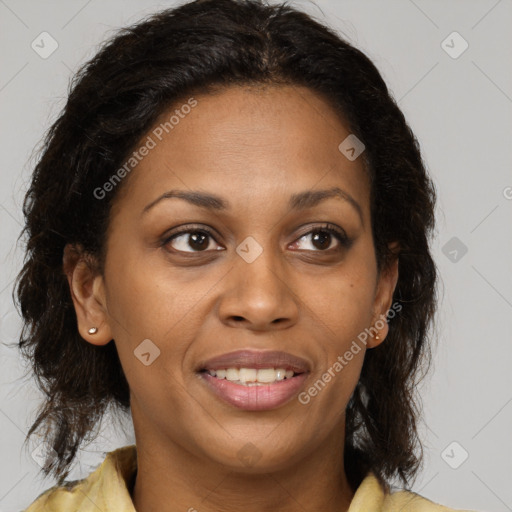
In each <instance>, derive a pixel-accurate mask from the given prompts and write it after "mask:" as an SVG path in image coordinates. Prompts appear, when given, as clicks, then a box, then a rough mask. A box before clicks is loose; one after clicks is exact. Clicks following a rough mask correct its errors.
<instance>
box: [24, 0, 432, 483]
mask: <svg viewBox="0 0 512 512" xmlns="http://www.w3.org/2000/svg"><path fill="white" fill-rule="evenodd" d="M264 84H274V85H279V84H287V85H292V86H295V85H300V86H306V87H308V88H309V89H310V90H312V91H313V92H315V93H317V94H318V95H320V96H321V97H322V98H324V99H326V100H327V101H328V102H329V104H330V105H331V106H332V108H333V109H334V111H336V112H338V113H339V114H340V115H341V116H343V119H344V120H346V121H347V122H348V123H349V126H350V131H351V132H352V133H354V134H356V136H357V137H358V138H359V139H360V140H361V141H363V143H364V144H365V146H366V150H365V152H364V154H363V157H364V162H365V168H366V170H367V172H368V174H369V176H370V181H371V199H370V200H371V219H372V234H373V238H374V243H375V251H376V258H377V264H378V270H379V272H380V271H381V269H382V268H384V267H385V266H386V265H387V264H389V263H390V261H391V259H392V258H394V257H396V255H395V254H393V253H391V251H390V250H389V248H388V246H387V244H388V243H389V242H392V241H398V242H399V245H400V252H399V255H398V259H399V278H398V282H397V286H396V288H395V292H394V296H393V303H395V304H399V305H400V307H401V310H400V313H399V314H398V315H396V317H395V318H393V319H392V320H390V322H389V334H388V336H387V339H386V341H385V343H382V344H381V345H380V346H378V347H377V348H374V349H372V350H369V351H367V353H366V356H365V360H364V365H363V368H362V371H361V375H360V380H359V382H358V384H357V386H356V388H355V391H354V393H353V395H352V397H351V399H350V401H349V403H348V406H347V410H346V434H345V435H346V443H345V454H344V457H345V458H344V464H345V470H346V473H347V478H348V479H349V482H350V484H351V485H352V487H353V488H354V489H355V488H357V487H358V485H359V484H360V482H361V481H362V479H363V478H364V476H365V475H366V474H367V472H368V471H370V470H371V471H373V472H374V473H375V475H376V476H377V477H378V479H379V480H380V482H381V483H382V484H383V485H384V486H385V487H386V488H387V489H388V490H389V489H390V481H391V479H393V478H395V477H399V478H400V479H401V481H402V482H403V483H404V484H405V486H406V487H408V486H409V485H410V483H411V479H412V480H414V477H415V476H416V473H417V472H418V470H419V469H420V467H421V464H422V457H423V449H422V446H421V442H420V440H419V435H418V430H417V422H418V420H419V419H420V417H421V416H420V414H421V408H420V407H419V405H418V404H420V403H421V402H420V397H419V396H417V395H416V387H417V384H418V382H419V381H420V380H421V379H423V378H424V376H425V375H426V374H427V372H428V369H429V367H430V365H431V359H432V355H431V352H432V351H431V348H432V347H431V344H430V341H429V339H430V338H431V336H430V331H431V327H432V326H433V320H434V313H435V310H436V305H437V296H436V295H437V290H436V286H437V271H436V266H435V263H434V261H433V259H432V256H431V254H430V250H429V239H430V237H431V236H432V232H433V230H434V207H435V200H436V193H435V188H434V185H433V183H432V181H431V180H430V178H429V176H428V174H427V171H426V168H425V165H424V163H423V161H422V157H421V153H420V147H419V144H418V142H417V139H416V137H415V136H414V134H413V133H412V131H411V129H410V127H409V126H408V124H407V122H406V120H405V118H404V115H403V113H402V112H401V110H400V108H399V107H398V106H397V103H396V101H395V100H394V99H393V97H392V95H391V94H390V92H389V91H388V89H387V87H386V84H385V83H384V81H383V79H382V77H381V75H380V73H379V72H378V70H377V69H376V67H375V65H374V64H373V63H372V62H371V61H370V60H369V58H368V57H366V56H365V55H364V54H363V53H362V52H361V51H359V50H358V49H356V48H355V47H353V46H352V45H350V44H349V43H348V42H347V41H346V40H344V39H343V38H342V37H340V35H339V34H337V33H336V32H335V31H334V30H333V29H330V28H328V27H326V26H325V25H323V24H322V23H321V22H320V21H317V20H315V19H313V17H311V16H309V15H307V14H305V13H303V12H300V11H298V10H296V9H295V8H292V7H291V6H289V5H288V4H287V2H285V3H283V4H273V5H272V4H268V3H266V2H265V1H264V0H197V1H193V2H189V3H186V4H183V5H180V6H178V7H176V8H173V9H167V10H163V11H160V12H158V13H156V14H154V15H152V16H150V17H148V18H146V19H144V20H142V21H140V22H139V23H137V24H135V25H133V26H129V27H127V28H123V29H121V30H120V31H119V32H118V33H116V34H115V36H114V37H112V38H111V39H110V40H108V41H106V42H105V43H104V44H103V45H102V46H101V48H100V49H99V51H98V53H97V54H96V55H95V56H94V58H92V59H91V60H90V61H89V62H87V63H86V64H84V65H83V66H82V68H81V69H80V70H79V71H78V72H77V73H76V75H75V76H74V78H73V80H72V82H71V84H70V90H69V97H68V100H67V103H66V105H65V107H64V109H63V111H62V113H61V114H60V117H59V118H58V119H57V120H56V121H55V123H54V124H53V125H52V126H51V128H50V129H49V131H48V132H47V134H46V137H45V139H44V141H43V142H42V147H41V150H40V154H39V155H38V160H37V164H36V166H35V169H34V172H33V176H32V181H31V184H30V187H29V190H28V192H27V194H26V197H25V202H24V205H23V213H24V215H25V221H26V225H25V228H24V230H23V232H22V235H24V236H25V237H26V257H25V261H24V266H23V268H22V270H21V272H20V273H19V275H18V279H17V282H16V287H15V291H14V293H15V298H16V300H17V305H18V307H19V309H20V312H21V314H22V316H23V319H24V327H23V330H22V332H21V335H20V339H19V348H20V350H21V352H22V354H23V356H24V357H25V358H27V359H28V361H29V362H30V367H31V369H32V370H33V372H34V374H35V377H36V380H37V382H38V385H39V386H40V388H41V389H42V391H43V392H44V395H45V401H44V403H43V404H42V405H41V407H40V409H39V410H38V411H37V417H36V419H35V422H34V423H33V425H32V427H31V428H30V431H29V432H28V434H27V440H28V439H29V438H30V437H31V436H32V435H33V434H34V433H36V432H40V431H43V432H44V436H45V439H46V440H47V443H48V445H49V446H50V447H51V448H52V451H51V453H52V454H53V456H52V455H48V458H47V461H46V465H45V467H44V468H43V471H44V473H45V474H46V475H53V476H55V477H56V478H57V479H58V482H59V483H62V482H63V481H64V479H65V477H66V476H67V475H68V474H69V467H70V465H71V463H72V462H73V459H74V457H75V455H76V453H77V450H79V449H80V447H81V446H82V443H83V441H84V439H86V438H87V436H88V435H89V434H90V433H91V431H92V430H93V429H94V426H95V425H97V424H98V421H99V420H100V419H101V418H102V417H103V415H104V414H105V412H106V411H107V408H109V407H110V406H113V407H114V408H117V409H116V410H117V411H118V412H121V411H124V412H125V413H128V412H129V408H130V401H129V388H128V383H127V381H126V378H125V376H124V373H123V369H122V367H121V364H120V361H119V358H118V354H117V351H116V347H115V344H114V341H113V340H112V341H111V342H110V343H108V344H107V345H106V346H101V347H98V346H94V345H92V344H90V343H87V342H86V341H85V340H84V339H83V338H82V337H81V336H80V334H79V332H78V329H77V319H76V314H75V311H74V307H73V303H72V300H71V295H70V290H69V285H68V282H67V279H66V276H65V274H64V271H63V250H64V247H65V246H66V244H74V245H76V246H77V247H81V248H82V250H83V251H84V253H86V254H88V255H90V256H91V258H93V259H94V260H95V261H97V262H98V268H99V271H100V272H101V271H102V268H103V262H104V257H105V254H104V251H105V247H106V243H105V242H106V236H107V228H108V225H109V214H110V209H111V205H112V201H113V199H114V198H115V197H116V196H117V195H118V194H119V190H120V189H121V188H122V187H121V186H118V187H113V190H112V191H111V192H110V193H107V194H106V197H105V198H104V199H103V200H98V199H97V198H96V196H95V195H94V190H95V189H97V188H98V187H101V186H102V185H103V184H104V183H105V182H106V181H107V180H108V178H109V177H110V176H112V174H113V172H114V171H115V170H116V169H118V168H119V167H120V165H122V163H123V162H124V161H125V159H126V158H127V155H129V154H130V153H131V152H132V151H133V150H134V148H135V147H136V146H137V144H138V143H139V141H140V140H141V138H142V137H143V136H144V135H145V134H146V133H147V131H148V130H149V129H150V128H151V127H152V126H153V125H154V123H155V121H156V119H157V118H158V117H159V115H160V114H162V112H164V111H165V110H166V109H167V108H169V106H170V105H172V104H175V103H176V102H177V101H178V100H179V99H181V98H183V97H186V96H187V95H190V94H193V93H194V94H200V93H211V92H212V91H213V90H214V89H215V88H222V87H230V86H234V85H264ZM125 181H126V180H125ZM432 338H434V337H432Z"/></svg>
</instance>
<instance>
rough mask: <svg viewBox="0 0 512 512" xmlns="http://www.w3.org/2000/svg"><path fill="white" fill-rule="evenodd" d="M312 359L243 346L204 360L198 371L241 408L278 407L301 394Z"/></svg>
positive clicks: (222, 396) (219, 393)
mask: <svg viewBox="0 0 512 512" xmlns="http://www.w3.org/2000/svg"><path fill="white" fill-rule="evenodd" d="M309 371H310V366H309V363H308V362H307V361H306V360H304V359H302V358H299V357H297V356H294V355H292V354H288V353H286V352H276V351H273V352H262V351H251V350H240V351H237V352H231V353H229V354H225V355H222V356H219V357H216V358H213V359H210V360H208V361H206V362H204V363H202V364H201V366H200V367H199V368H198V370H197V373H198V374H199V376H200V377H201V378H202V380H203V381H204V382H205V384H206V385H207V388H208V389H209V390H210V391H211V392H213V394H214V395H215V396H216V397H218V398H220V399H221V400H222V401H223V402H224V403H228V404H229V405H232V406H234V407H236V408H238V409H243V410H250V411H262V410H268V409H275V408H277V407H280V406H282V405H284V404H285V403H287V402H289V401H290V400H291V399H292V398H293V397H294V396H295V395H297V394H298V392H299V390H300V388H301V387H302V386H303V384H304V381H305V380H306V378H307V375H308V374H309Z"/></svg>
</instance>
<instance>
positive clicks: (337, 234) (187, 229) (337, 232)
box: [161, 223, 351, 254]
mask: <svg viewBox="0 0 512 512" xmlns="http://www.w3.org/2000/svg"><path fill="white" fill-rule="evenodd" d="M318 232H324V233H329V234H331V235H333V236H334V238H336V239H337V240H338V242H339V243H340V245H341V246H342V247H344V248H345V249H348V248H349V246H350V245H351V240H350V239H349V238H348V237H347V235H346V233H345V231H344V230H343V229H341V228H338V227H337V226H335V225H334V224H330V223H326V224H324V225H322V226H318V227H315V228H313V229H310V230H309V231H307V232H305V233H303V234H302V235H300V236H299V237H298V238H297V241H298V240H300V239H301V238H303V237H305V236H307V235H311V234H312V233H318ZM188 233H201V234H205V235H208V236H209V237H211V238H212V239H213V240H215V235H214V233H213V232H212V231H211V230H210V229H208V228H207V227H201V228H196V227H195V226H190V225H187V226H182V227H181V228H178V229H177V231H175V232H174V233H173V234H172V235H170V236H167V237H165V238H164V239H163V240H162V243H161V246H162V247H164V246H166V245H167V244H169V243H170V242H171V241H172V240H174V239H175V238H177V237H178V236H180V235H183V234H188ZM215 241H216V240H215ZM330 251H332V249H326V250H324V251H321V250H317V251H312V252H324V253H328V252H330ZM176 252H181V253H183V252H185V253H186V254H199V253H202V252H206V251H190V252H188V251H176Z"/></svg>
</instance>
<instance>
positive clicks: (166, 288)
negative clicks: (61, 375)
mask: <svg viewBox="0 0 512 512" xmlns="http://www.w3.org/2000/svg"><path fill="white" fill-rule="evenodd" d="M195 98H196V99H197V101H198V105H197V106H196V107H195V108H194V109H192V111H191V112H190V113H189V114H188V115H187V116H186V117H184V119H181V120H180V122H179V124H178V125H176V126H175V128H174V129H173V130H172V132H170V133H169V134H168V135H167V136H166V137H165V138H163V140H162V141H161V142H159V143H158V144H157V146H156V147H155V148H154V149H152V150H151V151H150V152H149V154H148V155H147V156H146V157H145V158H144V159H143V160H142V161H141V162H140V163H139V164H138V166H137V167H136V169H135V170H133V171H132V173H131V174H130V175H129V177H127V178H125V180H126V182H125V183H123V189H122V193H120V194H119V195H118V196H117V198H116V202H115V205H114V208H113V210H112V216H111V222H110V226H109V232H108V242H107V256H106V263H105V268H104V273H103V274H99V273H98V272H95V271H94V269H93V268H92V267H91V266H89V265H87V264H86V262H85V260H84V258H82V257H76V254H75V257H74V258H73V252H72V250H71V248H69V247H68V248H67V250H66V257H65V269H66V272H67V274H68V278H69V284H70V289H71V292H72V297H73V301H74V304H75V309H76V314H77V319H78V326H79V331H80V334H81V335H82V337H83V338H84V339H85V340H87V341H88V342H90V343H92V344H95V345H104V344H106V343H108V342H109V341H110V340H111V339H114V340H115V344H116V347H117V350H118V352H119V357H120V360H121V364H122V366H123V369H124V372H125V374H126V377H127V380H128V383H129V385H130V390H131V411H132V416H133V422H134V428H135V436H136V444H137V453H138V474H137V478H136V483H135V486H134V489H133V496H132V497H133V501H134V505H135V507H136V509H137V510H138V511H144V512H148V511H157V510H158V511H178V510H179V511H183V510H189V509H191V507H193V508H195V509H197V510H199V511H201V512H209V511H218V510H223V511H225V512H230V511H235V510H236V511H239V510H240V509H241V508H243V510H246V511H249V512H251V511H258V512H262V511H267V510H268V511H270V510H273V511H276V510H277V511H292V510H293V511H296V510H298V509H300V510H308V511H313V510H324V511H326V512H330V511H336V512H340V511H346V510H347V509H348V507H349V505H350V502H351V500H352V498H353V495H354V491H355V489H351V488H350V486H349V484H348V482H347V478H346V474H345V468H344V467H343V463H342V461H343V446H344V436H343V433H344V427H345V409H346V406H347V403H348V401H349V398H350V396H351V394H352V392H353V390H354V388H355V386H356V384H357V382H358V379H359V375H360V372H361V368H362V364H363V360H364V354H365V351H366V349H371V348H374V347H375V346H377V345H378V344H380V343H382V342H383V341H384V339H385V337H386V334H387V332H388V326H387V324H385V326H384V327H383V328H382V329H380V332H379V334H378V335H379V337H380V340H376V339H374V338H369V339H368V343H367V346H366V347H365V346H364V344H363V345H361V348H362V350H361V351H360V352H359V353H358V354H357V355H355V356H354V358H353V359H352V361H350V363H349V364H347V365H346V366H345V367H344V368H343V370H342V371H341V372H339V373H337V374H336V377H335V378H333V379H332V380H331V381H330V382H329V383H328V384H327V385H326V386H325V388H324V389H323V390H322V391H321V392H320V393H318V395H317V396H315V397H313V398H312V399H311V401H310V402H309V403H308V404H306V405H303V404H301V403H300V402H299V401H298V400H297V398H294V399H292V400H291V401H290V402H288V403H286V404H284V405H283V406H281V407H279V408H276V409H274V410H268V411H259V412H255V411H243V410H239V409H237V408H235V407H232V406H230V405H227V404H225V403H224V402H222V401H221V400H220V399H218V398H216V397H215V396H214V395H213V394H212V393H211V392H210V391H209V390H208V389H207V387H206V386H205V384H204V383H203V382H202V380H201V379H199V378H198V376H197V374H196V372H195V369H196V366H197V364H198V363H199V362H201V361H205V360H206V359H209V358H212V357H214V356H218V355H220V354H224V353H227V352H231V351H233V350H238V349H242V348H250V349H261V350H283V351H286V352H290V353H292V354H295V355H298V356H300V357H303V358H304V359H306V360H307V361H308V362H309V363H310V365H311V368H312V371H311V373H310V375H309V376H308V379H307V381H306V385H305V387H304V388H303V389H306V390H307V388H309V387H310V386H311V384H312V383H313V382H315V381H316V380H317V379H319V378H321V376H322V374H324V373H325V372H326V370H327V369H328V368H329V367H331V366H332V365H333V363H334V362H335V361H336V359H337V357H338V356H339V355H342V354H344V353H345V352H346V351H347V350H348V349H349V347H350V346H351V343H352V341H353V340H355V339H357V335H358V334H359V333H361V332H362V331H364V329H365V328H369V327H370V326H372V325H374V324H375V322H376V321H377V320H378V318H379V317H380V315H382V314H384V315H385V314H386V313H387V311H388V310H389V308H390V307H391V301H392V295H393V291H394V289H395V286H396V282H397V278H398V264H397V260H395V262H394V263H393V264H392V265H391V266H390V267H388V268H386V269H384V270H383V271H382V272H381V273H380V275H379V274H378V272H377V263H376V259H375V254H374V243H373V237H372V232H371V219H370V188H369V182H368V179H367V175H366V173H365V170H364V167H363V161H362V158H361V157H359V158H357V159H356V160H355V161H349V160H348V159H347V158H346V157H345V156H344V155H343V154H341V153H340V151H339V150H338V145H339V144H340V142H341V141H343V140H344V139H345V138H346V137H347V136H348V135H349V134H350V131H349V129H348V128H347V124H346V123H345V122H343V121H342V119H341V118H340V117H339V116H337V115H336V113H335V112H334V111H333V110H332V108H331V107H330V106H329V104H328V103H326V102H325V101H324V100H323V99H322V98H320V97H319V96H317V95H316V94H314V93H313V92H312V91H310V90H309V89H306V88H302V87H290V86H280V87H277V86H271V87H267V88H257V89H256V88H249V87H231V88H228V89H226V90H223V91H221V92H220V93H217V94H214V95H208V96H206V95H202V96H201V95H199V96H195ZM175 108H176V106H174V107H173V108H172V109H170V110H169V112H166V113H165V115H163V116H162V120H166V119H168V118H169V117H170V115H171V113H172V111H173V110H174V109H175ZM157 124H158V123H157ZM149 133H150V132H149ZM144 140H145V139H144ZM331 187H339V188H341V189H343V190H344V191H345V192H346V193H348V194H350V196H351V197H352V198H353V199H354V200H355V201H357V203H358V204H359V205H360V209H361V214H362V218H360V216H359V214H358V212H357V210H356V209H355V208H354V207H353V206H352V205H351V204H350V203H349V202H348V201H344V200H341V199H340V198H329V199H326V200H324V201H322V202H320V203H319V204H318V205H316V206H313V207H311V208H308V209H305V210H296V211H293V210H290V209H289V208H288V200H289V197H290V195H292V194H294V193H299V192H303V191H308V190H319V189H327V188H331ZM171 189H179V190H186V191H188V190H200V191H202V192H208V193H212V194H216V195H218V196H220V197H222V198H223V199H225V200H226V201H228V202H229V203H230V206H231V208H230V209H229V210H226V211H213V210H207V209H205V208H200V207H198V206H195V205H192V204H190V203H188V202H186V201H185V200H182V199H165V200H162V201H160V202H158V203H157V204H156V205H154V207H152V208H151V209H150V210H148V211H147V212H146V213H142V212H143V210H144V208H145V207H146V206H147V205H148V204H150V203H151V202H153V201H155V199H157V198H158V197H160V196H161V195H162V194H163V193H164V192H166V191H169V190H171ZM325 222H329V223H332V224H334V225H336V226H338V227H340V228H342V229H343V230H344V231H345V232H346V234H347V235H348V237H349V238H350V240H352V243H351V245H350V247H348V248H346V247H344V246H343V245H342V244H341V243H340V242H339V241H338V240H337V239H336V238H335V237H334V236H331V237H329V236H327V240H326V241H324V242H323V245H322V242H316V243H315V241H314V234H315V231H314V229H318V228H320V227H322V226H323V224H325ZM184 224H193V226H192V227H191V231H192V232H194V229H200V228H201V227H210V228H211V229H212V230H213V231H214V238H208V237H207V238H206V243H205V245H204V246H205V250H203V251H201V250H200V249H198V245H197V244H194V243H192V245H191V244H190V243H187V242H190V240H189V235H187V234H185V235H182V236H181V237H180V238H179V239H175V240H174V241H171V242H168V243H167V244H166V245H162V241H163V240H164V239H165V238H166V237H167V238H168V237H169V236H170V235H172V234H173V231H172V230H173V229H174V228H176V227H177V226H181V225H184ZM312 231H313V232H312ZM248 236H251V237H253V238H254V239H255V240H256V241H257V242H258V244H259V245H260V246H261V247H262V249H263V252H262V253H261V255H260V256H259V257H257V258H256V259H255V260H254V261H253V262H252V263H247V262H246V261H245V260H244V259H242V258H241V257H240V256H239V255H238V254H237V252H236V251H235V249H236V248H237V246H238V245H239V244H240V243H241V242H242V241H243V240H244V239H245V238H246V237H248ZM218 247H220V248H222V249H223V250H220V251H216V249H217V248H218ZM179 251H184V252H182V253H180V252H179ZM92 326H96V327H98V333H97V334H95V335H91V334H89V333H88V329H89V328H90V327H92ZM145 339H150V340H151V341H152V342H153V343H154V344H155V345H156V346H157V347H158V348H159V349H160V355H159V357H157V358H156V359H155V360H154V361H153V362H152V364H150V365H149V366H145V365H144V364H142V363H141V361H140V360H139V359H138V358H137V357H135V356H134V350H135V349H136V348H137V346H138V345H139V344H140V343H141V342H142V340H145ZM248 442H251V443H252V444H253V445H254V446H255V447H256V448H255V450H256V451H257V454H258V456H259V459H258V460H257V461H256V462H255V463H254V464H251V465H246V464H244V463H243V462H242V460H241V459H240V458H239V455H238V452H239V450H240V449H241V448H242V447H244V446H245V445H246V444H247V443H248Z"/></svg>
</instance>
